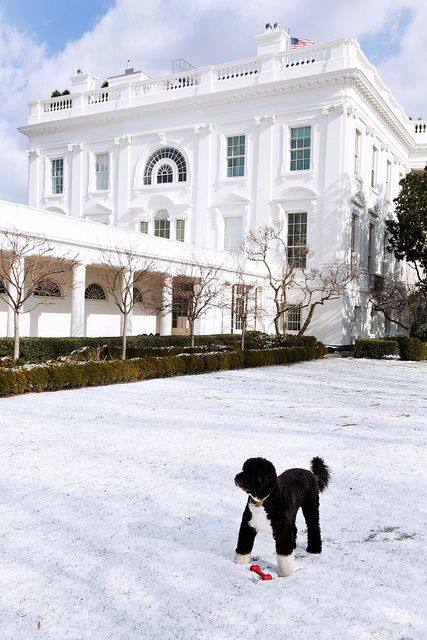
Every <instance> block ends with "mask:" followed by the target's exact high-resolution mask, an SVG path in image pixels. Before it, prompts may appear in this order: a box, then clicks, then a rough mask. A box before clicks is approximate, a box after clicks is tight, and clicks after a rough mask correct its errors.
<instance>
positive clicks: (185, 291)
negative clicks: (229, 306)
mask: <svg viewBox="0 0 427 640" xmlns="http://www.w3.org/2000/svg"><path fill="white" fill-rule="evenodd" d="M175 269H176V268H175ZM221 269H222V268H221V266H213V265H210V264H209V263H208V261H207V260H201V259H199V258H196V257H193V259H192V261H191V262H188V263H187V262H186V263H182V264H181V265H180V267H179V268H178V275H176V276H175V277H174V278H171V279H170V280H169V281H168V280H167V281H166V286H167V287H169V288H170V292H169V293H170V296H169V297H170V299H171V303H169V305H168V308H167V309H164V312H166V311H172V312H173V313H176V314H177V315H180V316H181V317H184V318H185V319H186V321H187V322H188V327H189V331H190V343H191V346H192V347H194V327H195V323H196V321H197V320H200V318H202V317H203V316H204V315H205V313H206V311H207V310H208V309H210V308H215V307H216V308H220V307H221V306H222V305H223V304H224V303H223V290H224V281H223V279H222V277H221Z"/></svg>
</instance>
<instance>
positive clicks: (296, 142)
mask: <svg viewBox="0 0 427 640" xmlns="http://www.w3.org/2000/svg"><path fill="white" fill-rule="evenodd" d="M310 157H311V127H296V128H293V129H291V164H290V169H291V171H303V170H306V169H310Z"/></svg>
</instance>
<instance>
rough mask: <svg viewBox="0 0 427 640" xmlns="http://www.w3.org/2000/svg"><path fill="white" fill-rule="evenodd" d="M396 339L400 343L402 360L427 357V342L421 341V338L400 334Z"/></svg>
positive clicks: (424, 358) (417, 359)
mask: <svg viewBox="0 0 427 640" xmlns="http://www.w3.org/2000/svg"><path fill="white" fill-rule="evenodd" d="M394 339H395V340H396V342H397V344H398V345H399V354H400V359H401V360H416V361H420V360H426V359H427V342H421V340H420V339H419V338H409V337H407V336H398V337H396V338H394Z"/></svg>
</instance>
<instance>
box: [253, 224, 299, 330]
mask: <svg viewBox="0 0 427 640" xmlns="http://www.w3.org/2000/svg"><path fill="white" fill-rule="evenodd" d="M245 252H246V255H247V257H248V259H249V260H252V261H253V262H257V263H260V264H262V266H263V267H264V270H265V271H266V274H267V281H268V284H269V285H270V288H271V290H272V292H273V301H274V308H275V313H274V318H273V320H274V327H275V331H276V335H280V334H281V333H285V326H286V325H285V322H284V318H285V316H286V314H287V313H288V311H289V310H290V309H292V308H293V307H294V306H295V302H294V301H290V300H289V293H290V291H291V290H292V289H293V288H294V285H295V281H296V279H297V277H298V271H299V269H300V266H301V265H302V264H304V263H305V256H306V255H307V254H308V247H306V246H301V247H298V252H297V253H295V254H294V255H293V256H292V258H291V259H288V251H287V246H286V243H285V241H284V239H283V228H282V227H281V226H280V227H277V228H275V227H272V226H269V225H264V226H262V227H260V228H259V229H258V230H257V231H256V232H253V231H251V232H250V233H249V234H248V236H247V238H246V242H245Z"/></svg>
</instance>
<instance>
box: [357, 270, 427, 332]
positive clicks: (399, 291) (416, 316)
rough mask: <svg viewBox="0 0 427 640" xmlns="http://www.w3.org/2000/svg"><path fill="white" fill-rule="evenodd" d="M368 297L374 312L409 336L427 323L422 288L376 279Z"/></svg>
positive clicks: (392, 280) (392, 279)
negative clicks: (415, 328)
mask: <svg viewBox="0 0 427 640" xmlns="http://www.w3.org/2000/svg"><path fill="white" fill-rule="evenodd" d="M369 297H370V301H371V304H372V309H373V310H374V311H378V312H380V313H382V314H383V315H384V317H385V318H386V320H388V321H389V322H391V323H392V324H395V325H396V326H397V327H400V328H401V329H403V330H404V331H407V332H408V333H409V334H411V331H412V328H413V327H414V326H415V325H422V324H425V323H426V321H427V294H426V293H425V291H424V290H423V288H422V287H419V286H417V285H413V286H410V285H408V284H407V283H405V282H402V281H401V280H398V279H396V278H394V277H385V278H377V279H376V280H375V282H374V286H373V287H372V288H371V290H370V294H369Z"/></svg>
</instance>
